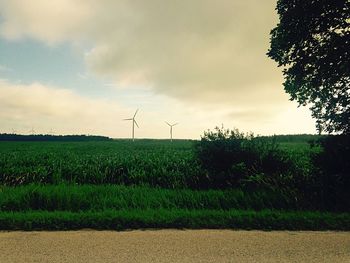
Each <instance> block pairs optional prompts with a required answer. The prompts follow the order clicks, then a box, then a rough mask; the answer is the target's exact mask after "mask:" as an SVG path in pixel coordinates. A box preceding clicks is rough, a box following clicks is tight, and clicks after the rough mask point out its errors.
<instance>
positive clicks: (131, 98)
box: [0, 0, 315, 138]
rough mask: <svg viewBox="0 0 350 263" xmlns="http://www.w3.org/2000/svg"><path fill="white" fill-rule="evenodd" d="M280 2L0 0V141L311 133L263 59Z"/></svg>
mask: <svg viewBox="0 0 350 263" xmlns="http://www.w3.org/2000/svg"><path fill="white" fill-rule="evenodd" d="M275 5H276V0H245V1H243V0H217V1H212V0H190V1H188V0H178V1H163V0H147V1H146V0H50V1H47V0H11V1H9V0H0V132H10V131H11V130H12V129H14V130H16V131H17V132H19V133H28V131H29V130H31V129H32V127H33V129H34V130H35V131H36V132H37V133H48V132H49V131H50V130H52V131H54V132H55V133H57V134H100V135H107V136H111V137H123V138H124V137H129V136H130V133H131V123H130V122H127V121H123V120H122V119H123V118H128V117H131V116H132V115H133V114H134V112H135V110H136V109H137V108H139V109H140V111H139V114H138V116H137V120H138V123H139V125H140V128H139V129H138V130H137V131H136V136H137V137H143V138H148V137H152V138H166V137H168V133H169V129H168V127H167V126H166V124H165V123H164V121H168V122H179V123H180V124H179V125H178V126H177V127H176V128H175V129H174V136H175V137H177V138H199V136H200V135H201V134H203V131H204V130H207V129H212V128H214V127H215V126H218V125H219V126H221V125H222V124H224V126H225V127H227V128H233V127H236V128H239V129H240V130H242V131H253V132H254V133H255V134H286V133H288V134H293V133H315V128H314V121H313V120H312V119H311V117H310V112H309V110H308V109H307V108H298V107H297V104H296V103H295V102H291V101H289V97H288V95H287V94H285V93H284V90H283V87H282V82H283V77H282V73H281V69H280V68H277V66H276V64H275V63H274V62H273V61H272V60H270V59H269V58H268V57H267V56H266V52H267V50H268V47H269V32H270V30H271V29H272V28H273V27H274V26H275V25H276V24H277V21H278V20H277V16H276V13H275V10H274V8H275Z"/></svg>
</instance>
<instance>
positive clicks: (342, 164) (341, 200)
mask: <svg viewBox="0 0 350 263" xmlns="http://www.w3.org/2000/svg"><path fill="white" fill-rule="evenodd" d="M319 144H320V145H321V146H322V148H323V151H321V152H320V153H318V154H316V155H315V156H314V158H313V161H314V166H315V167H317V170H316V172H315V174H316V176H317V177H318V178H317V180H316V184H315V185H316V186H317V188H318V193H319V195H320V197H319V198H320V199H321V200H322V201H321V202H322V203H323V204H324V206H325V207H324V209H327V210H343V211H344V210H345V211H346V210H348V211H349V209H350V136H349V135H336V136H328V137H326V138H323V139H321V140H320V141H319Z"/></svg>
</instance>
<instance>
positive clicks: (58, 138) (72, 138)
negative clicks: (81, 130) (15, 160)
mask: <svg viewBox="0 0 350 263" xmlns="http://www.w3.org/2000/svg"><path fill="white" fill-rule="evenodd" d="M110 140H112V139H111V138H109V137H106V136H97V135H48V134H36V135H20V134H8V133H2V134H0V141H36V142H39V141H53V142H87V141H110Z"/></svg>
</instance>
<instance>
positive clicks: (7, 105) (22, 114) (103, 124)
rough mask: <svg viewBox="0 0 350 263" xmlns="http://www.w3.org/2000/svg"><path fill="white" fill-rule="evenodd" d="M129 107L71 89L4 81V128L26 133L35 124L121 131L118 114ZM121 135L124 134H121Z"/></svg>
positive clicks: (0, 90) (0, 101)
mask: <svg viewBox="0 0 350 263" xmlns="http://www.w3.org/2000/svg"><path fill="white" fill-rule="evenodd" d="M126 113H128V110H127V109H126V108H123V107H121V106H118V105H115V103H111V102H109V101H107V100H101V99H91V98H86V97H83V96H80V95H78V94H76V93H74V92H72V91H71V90H68V89H63V88H58V87H52V86H46V85H43V84H40V83H33V84H30V85H23V84H22V85H17V84H12V83H9V82H7V81H2V82H0V119H1V120H2V125H1V126H2V127H1V128H2V129H4V128H5V127H7V128H9V127H16V129H22V132H25V130H26V129H27V128H28V127H31V126H35V129H36V130H37V131H38V132H47V131H49V130H50V129H51V128H53V129H55V130H56V131H57V132H59V133H74V132H78V133H88V132H90V133H100V134H108V135H111V136H113V135H116V134H118V132H120V131H118V129H117V126H118V125H117V123H116V121H115V118H116V116H118V115H119V116H123V115H125V114H126ZM119 134H120V133H119Z"/></svg>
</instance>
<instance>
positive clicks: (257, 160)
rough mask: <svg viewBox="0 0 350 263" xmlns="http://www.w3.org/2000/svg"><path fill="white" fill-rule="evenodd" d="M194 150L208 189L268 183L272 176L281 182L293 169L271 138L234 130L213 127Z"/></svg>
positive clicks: (272, 178)
mask: <svg viewBox="0 0 350 263" xmlns="http://www.w3.org/2000/svg"><path fill="white" fill-rule="evenodd" d="M195 152H196V155H197V158H198V160H199V162H200V164H201V166H202V168H204V170H205V171H206V172H207V176H206V177H205V178H204V179H203V184H204V186H207V187H208V188H209V187H214V188H228V187H237V186H241V185H242V184H246V185H247V184H249V185H251V186H252V185H256V184H259V185H260V186H263V185H265V186H271V185H272V181H274V180H275V179H277V180H279V181H280V182H282V181H283V179H286V178H287V177H288V176H289V174H290V172H291V171H293V172H295V171H294V170H292V168H293V162H292V161H291V160H290V159H289V158H288V156H287V154H285V153H284V152H283V151H281V150H280V149H278V145H277V144H276V142H275V141H274V140H266V139H261V138H258V137H254V135H253V134H244V133H241V132H239V131H238V130H237V129H235V130H231V131H230V130H228V129H224V128H219V127H216V128H215V131H207V132H205V133H204V136H203V137H202V138H201V141H199V142H198V143H197V144H196V146H195ZM282 177H284V178H282ZM275 183H276V184H279V183H277V182H275ZM276 186H277V185H276Z"/></svg>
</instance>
